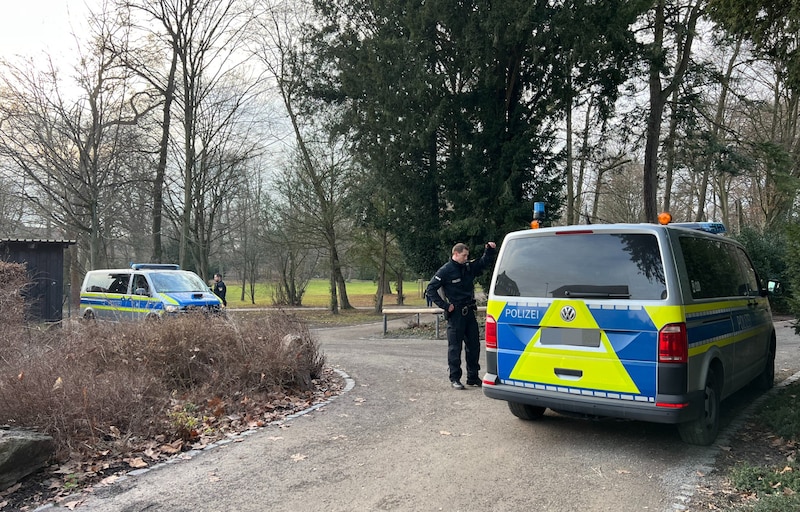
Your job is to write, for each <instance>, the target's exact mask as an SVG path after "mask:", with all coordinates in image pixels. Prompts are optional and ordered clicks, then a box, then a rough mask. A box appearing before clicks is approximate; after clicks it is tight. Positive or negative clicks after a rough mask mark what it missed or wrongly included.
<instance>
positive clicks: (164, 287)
mask: <svg viewBox="0 0 800 512" xmlns="http://www.w3.org/2000/svg"><path fill="white" fill-rule="evenodd" d="M150 280H151V281H153V287H154V288H155V291H156V292H158V293H174V292H207V291H208V286H207V285H206V283H204V282H203V280H202V279H200V277H199V276H198V275H197V274H193V273H191V272H183V271H180V272H163V273H162V272H153V273H152V274H150Z"/></svg>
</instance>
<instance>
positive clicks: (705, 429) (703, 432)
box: [678, 368, 720, 446]
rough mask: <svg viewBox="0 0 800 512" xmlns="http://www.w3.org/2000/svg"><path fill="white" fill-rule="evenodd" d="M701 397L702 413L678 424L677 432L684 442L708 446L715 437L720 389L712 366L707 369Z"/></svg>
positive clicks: (717, 429)
mask: <svg viewBox="0 0 800 512" xmlns="http://www.w3.org/2000/svg"><path fill="white" fill-rule="evenodd" d="M703 397H704V399H703V413H702V414H701V415H700V417H699V418H697V419H695V420H692V421H689V422H686V423H681V424H680V425H678V432H679V433H680V435H681V439H683V442H685V443H688V444H694V445H699V446H708V445H710V444H711V443H713V442H714V440H715V439H716V438H717V433H718V432H719V402H720V399H719V397H720V390H719V383H718V382H717V376H716V373H715V372H714V369H713V368H709V369H708V375H706V386H705V389H704V390H703Z"/></svg>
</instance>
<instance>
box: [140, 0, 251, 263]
mask: <svg viewBox="0 0 800 512" xmlns="http://www.w3.org/2000/svg"><path fill="white" fill-rule="evenodd" d="M125 5H126V7H127V8H128V9H129V11H128V12H131V13H133V14H135V16H138V18H139V21H137V22H135V23H134V22H133V21H132V22H131V24H132V25H135V26H137V27H140V28H141V29H142V30H149V31H151V32H150V34H148V35H147V38H146V41H147V42H148V44H150V45H153V44H155V43H156V42H158V43H160V46H161V48H162V51H163V49H166V50H167V51H166V55H167V56H168V60H167V65H166V66H162V67H161V68H156V69H163V70H168V71H166V72H161V73H160V74H152V73H150V74H148V73H147V71H146V70H145V69H146V68H143V67H142V64H145V63H147V62H149V60H140V61H139V63H137V64H135V65H134V66H133V67H134V68H135V69H138V70H139V73H140V74H141V75H143V76H149V77H150V78H149V82H150V83H151V84H152V85H153V86H154V87H156V88H157V89H158V90H159V91H160V92H161V93H162V94H163V97H164V106H163V116H162V131H161V134H162V136H161V147H160V151H159V165H158V168H157V172H156V178H155V184H156V186H155V187H154V190H155V192H154V199H155V200H156V201H154V202H157V200H158V199H159V197H158V191H157V190H156V189H158V184H159V182H160V181H161V176H162V174H161V173H162V172H166V169H168V168H169V164H168V161H167V160H168V159H167V153H168V148H167V144H168V140H167V139H168V137H167V134H172V133H175V132H173V130H174V129H175V128H177V127H172V126H170V124H171V119H172V108H171V107H175V108H177V110H178V112H177V117H178V118H179V119H180V128H179V132H180V135H178V136H177V137H176V138H175V139H171V140H172V142H174V143H175V147H176V148H180V149H179V151H178V152H175V153H173V156H174V157H175V165H174V167H180V169H181V172H180V179H179V180H174V181H173V183H175V184H177V185H179V186H180V187H181V190H182V194H181V196H179V197H177V198H173V200H172V211H173V213H175V214H177V215H179V217H178V219H177V225H178V229H179V233H180V235H179V242H178V245H179V257H178V259H179V263H180V264H181V265H187V264H188V262H189V260H190V259H191V260H192V262H193V264H194V265H195V266H196V267H197V269H198V271H199V272H200V273H201V274H205V272H207V267H208V251H209V241H210V240H209V239H208V236H210V232H209V230H212V231H213V229H214V221H213V219H210V218H208V217H207V216H206V215H207V214H211V215H216V214H218V213H219V211H218V209H215V208H211V209H210V210H209V209H206V208H205V207H206V206H208V204H211V205H219V204H220V203H219V201H220V198H219V197H216V198H215V197H211V198H209V199H207V198H206V197H205V195H206V194H207V193H212V194H213V193H214V191H215V190H224V189H225V188H226V184H227V183H228V180H229V178H230V171H232V170H233V168H234V167H236V166H237V165H239V164H241V162H242V160H241V159H242V158H243V154H249V150H250V149H251V148H246V149H245V150H244V151H243V152H242V151H238V150H237V151H232V148H231V145H230V144H231V142H232V140H231V137H232V136H234V133H236V132H237V129H238V130H239V131H238V133H236V135H241V134H242V131H241V126H240V127H238V128H237V129H232V128H231V127H230V125H235V124H237V123H239V122H241V118H240V117H239V116H240V115H241V112H242V107H243V105H244V104H245V103H246V102H247V101H248V99H250V98H251V93H252V90H253V88H254V87H255V84H257V82H258V80H257V78H255V79H254V78H253V77H247V78H245V77H244V71H243V70H244V67H243V63H242V61H241V59H240V58H239V56H238V53H237V52H239V51H240V49H241V36H242V34H243V31H244V29H245V27H246V26H247V22H248V21H249V17H250V14H249V10H248V9H247V6H246V4H245V2H243V1H241V0H131V1H128V2H126V3H125ZM157 47H158V45H156V47H154V48H151V49H150V50H149V51H150V52H153V51H157V50H156V49H155V48H157ZM245 84H249V85H245ZM173 102H174V103H173ZM170 137H173V135H170ZM234 153H236V154H234ZM167 189H169V187H167ZM220 193H221V192H220ZM207 200H208V201H210V203H206V201H207ZM157 215H158V213H157ZM157 215H156V216H154V219H153V225H154V231H156V230H158V224H159V223H160V219H159V218H158V216H157ZM155 236H157V235H155V234H154V237H155ZM159 244H160V242H159ZM154 256H158V255H157V254H155V253H154Z"/></svg>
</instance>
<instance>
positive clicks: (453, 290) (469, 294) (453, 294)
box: [425, 246, 497, 310]
mask: <svg viewBox="0 0 800 512" xmlns="http://www.w3.org/2000/svg"><path fill="white" fill-rule="evenodd" d="M496 254H497V251H496V250H495V249H494V248H492V247H490V246H486V249H485V250H484V252H483V256H481V259H479V260H477V261H467V262H466V263H463V264H462V263H458V262H456V261H455V260H453V259H452V257H451V258H450V261H448V262H447V263H445V264H444V265H442V267H441V268H440V269H439V270H437V271H436V273H435V274H434V275H433V278H432V279H431V282H430V283H428V288H427V289H426V290H425V295H427V296H428V298H429V299H431V300H432V301H433V303H434V304H436V305H437V306H439V307H440V308H442V309H444V310H447V308H448V307H449V306H448V303H449V304H454V305H455V306H456V307H461V306H465V305H467V304H469V303H471V302H472V301H473V300H475V278H476V277H477V276H479V275H481V273H482V272H483V271H484V270H486V267H488V266H489V265H491V264H492V263H493V262H494V258H495V255H496ZM439 288H441V289H442V290H444V295H445V297H447V302H445V301H444V300H443V299H442V297H441V295H439Z"/></svg>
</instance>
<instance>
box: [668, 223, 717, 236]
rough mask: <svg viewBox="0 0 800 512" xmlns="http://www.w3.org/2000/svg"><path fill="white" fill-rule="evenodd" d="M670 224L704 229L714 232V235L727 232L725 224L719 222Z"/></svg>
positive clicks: (707, 231) (699, 229)
mask: <svg viewBox="0 0 800 512" xmlns="http://www.w3.org/2000/svg"><path fill="white" fill-rule="evenodd" d="M670 226H679V227H682V228H688V229H696V230H698V231H705V232H706V233H714V234H715V235H724V234H725V233H726V232H727V230H726V229H725V224H723V223H721V222H675V223H673V224H670Z"/></svg>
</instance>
